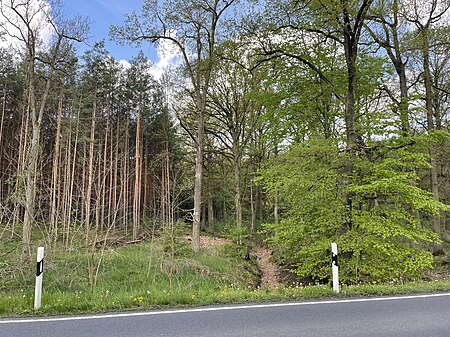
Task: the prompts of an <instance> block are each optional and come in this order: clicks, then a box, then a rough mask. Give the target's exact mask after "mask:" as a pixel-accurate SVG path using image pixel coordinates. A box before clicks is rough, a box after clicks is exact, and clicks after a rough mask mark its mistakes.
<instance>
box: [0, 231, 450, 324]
mask: <svg viewBox="0 0 450 337" xmlns="http://www.w3.org/2000/svg"><path fill="white" fill-rule="evenodd" d="M2 245H3V246H2V247H1V252H5V251H10V250H11V249H13V248H14V245H18V244H17V243H15V242H13V241H6V242H4V243H2ZM176 247H177V250H176V251H174V252H173V254H172V251H171V249H170V245H168V244H167V241H164V240H163V239H155V240H153V241H151V242H147V243H143V244H138V245H131V246H127V247H123V248H114V249H108V250H105V252H104V254H101V252H97V253H96V254H95V255H94V259H93V261H94V263H98V262H99V261H100V264H99V265H100V268H99V270H98V276H97V279H96V285H95V286H90V285H89V284H88V272H87V255H86V253H85V251H84V250H83V249H82V248H78V249H72V250H71V251H62V249H61V248H58V249H56V250H54V251H51V250H48V251H47V252H46V256H45V263H44V274H43V285H44V286H43V298H42V308H41V309H40V310H39V311H38V312H35V311H34V310H33V296H34V282H35V276H34V272H35V265H34V263H32V264H30V265H29V266H27V265H21V264H20V263H19V261H20V249H14V250H13V251H12V252H11V253H9V254H7V255H4V256H3V257H2V260H0V278H1V282H0V315H1V316H17V315H29V314H33V315H34V314H69V313H70V314H73V313H86V312H101V311H119V310H136V309H148V308H160V307H168V306H170V307H177V306H202V305H211V304H225V303H242V302H260V301H288V300H306V299H313V298H314V299H320V298H333V297H339V298H342V297H353V296H374V295H394V294H411V293H418V292H436V291H449V290H450V279H449V278H448V276H447V277H443V278H441V279H440V280H439V281H437V280H431V281H416V282H408V283H402V282H401V280H398V281H397V282H396V283H393V284H370V285H358V286H344V287H342V290H341V293H340V294H338V295H336V294H334V293H333V291H332V290H331V288H330V287H329V286H328V285H316V286H308V287H303V286H301V285H300V284H295V283H294V284H292V285H291V286H287V287H279V288H278V289H276V290H273V291H269V290H265V289H264V290H262V289H258V288H257V285H258V276H257V270H256V267H255V265H254V263H253V262H252V261H245V260H242V259H241V258H239V257H238V256H236V255H233V254H232V253H230V252H232V251H233V250H232V249H227V248H226V247H213V248H210V249H208V250H204V251H202V252H201V253H200V254H197V255H194V254H192V253H191V250H190V247H189V246H188V244H187V243H183V242H182V241H179V242H177V245H176ZM34 248H35V247H34ZM445 274H446V273H445V270H444V273H441V275H445ZM447 274H448V271H447Z"/></svg>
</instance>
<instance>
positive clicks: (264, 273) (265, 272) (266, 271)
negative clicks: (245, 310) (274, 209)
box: [185, 235, 280, 290]
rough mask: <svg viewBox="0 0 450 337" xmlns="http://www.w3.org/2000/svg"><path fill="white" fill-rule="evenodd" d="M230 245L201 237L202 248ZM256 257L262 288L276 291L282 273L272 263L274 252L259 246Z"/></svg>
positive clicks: (222, 240) (226, 240)
mask: <svg viewBox="0 0 450 337" xmlns="http://www.w3.org/2000/svg"><path fill="white" fill-rule="evenodd" d="M185 238H186V239H187V240H189V241H191V240H192V238H191V236H190V235H189V236H186V237H185ZM228 243H232V241H231V240H228V239H223V238H217V237H212V236H201V237H200V246H201V248H208V247H213V246H218V245H220V246H221V245H225V244H228ZM255 255H256V264H257V266H258V269H259V270H260V271H261V281H260V288H261V289H271V290H273V289H276V288H277V287H278V286H279V285H280V282H279V276H280V273H279V271H278V268H277V266H276V265H275V263H273V262H272V261H270V257H271V256H272V251H271V250H270V249H268V248H266V247H264V246H261V245H257V246H256V249H255Z"/></svg>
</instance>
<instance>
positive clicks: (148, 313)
mask: <svg viewBox="0 0 450 337" xmlns="http://www.w3.org/2000/svg"><path fill="white" fill-rule="evenodd" d="M447 296H448V297H450V293H442V294H428V295H410V296H397V297H375V298H358V299H348V300H327V301H314V302H289V303H267V304H251V305H235V306H226V307H205V308H191V309H189V308H188V309H174V310H161V311H145V312H130V313H120V314H104V315H90V316H74V317H69V316H68V317H48V318H34V319H33V318H31V319H14V320H3V321H2V320H0V324H18V323H43V322H59V321H82V320H95V319H108V318H122V317H136V316H154V315H171V314H183V313H195V312H208V311H222V310H240V309H261V308H276V307H295V306H307V305H319V304H342V303H355V302H375V301H399V300H409V299H418V298H432V297H447Z"/></svg>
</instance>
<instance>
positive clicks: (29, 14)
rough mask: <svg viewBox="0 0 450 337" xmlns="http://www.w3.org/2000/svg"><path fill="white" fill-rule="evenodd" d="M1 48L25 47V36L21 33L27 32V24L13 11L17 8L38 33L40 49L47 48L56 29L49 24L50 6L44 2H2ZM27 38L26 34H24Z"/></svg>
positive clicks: (27, 0)
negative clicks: (13, 8)
mask: <svg viewBox="0 0 450 337" xmlns="http://www.w3.org/2000/svg"><path fill="white" fill-rule="evenodd" d="M0 6H1V13H0V47H4V48H9V47H13V48H18V49H22V48H24V47H25V43H24V41H23V40H24V36H22V34H21V32H26V28H25V27H26V26H25V23H24V22H23V21H22V20H21V19H20V17H19V16H18V15H17V14H16V13H15V12H14V11H13V10H12V9H11V8H12V7H13V6H14V7H15V8H17V10H18V11H19V12H20V14H21V15H22V16H23V17H24V18H27V19H28V24H29V25H30V27H31V29H32V30H33V31H35V32H37V38H38V48H45V47H47V46H48V45H49V43H50V41H51V39H52V36H53V35H54V29H53V27H52V26H51V25H50V24H49V21H48V20H49V19H48V18H49V17H51V7H50V4H49V3H48V2H46V1H44V0H8V1H0ZM24 35H25V37H26V33H24Z"/></svg>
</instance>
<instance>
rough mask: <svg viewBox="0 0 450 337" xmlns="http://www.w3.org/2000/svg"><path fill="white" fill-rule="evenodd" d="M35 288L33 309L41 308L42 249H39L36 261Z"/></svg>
mask: <svg viewBox="0 0 450 337" xmlns="http://www.w3.org/2000/svg"><path fill="white" fill-rule="evenodd" d="M36 261H37V263H36V288H35V289H34V309H35V310H38V309H39V308H40V307H41V296H42V273H43V272H44V247H39V248H38V251H37V259H36Z"/></svg>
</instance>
